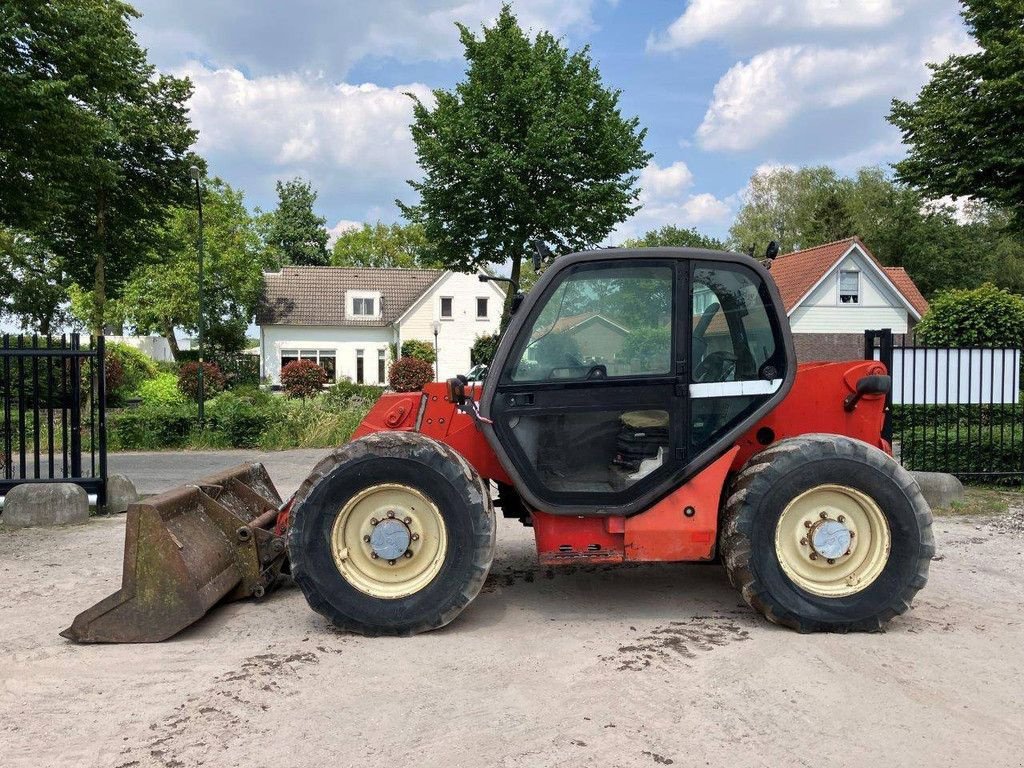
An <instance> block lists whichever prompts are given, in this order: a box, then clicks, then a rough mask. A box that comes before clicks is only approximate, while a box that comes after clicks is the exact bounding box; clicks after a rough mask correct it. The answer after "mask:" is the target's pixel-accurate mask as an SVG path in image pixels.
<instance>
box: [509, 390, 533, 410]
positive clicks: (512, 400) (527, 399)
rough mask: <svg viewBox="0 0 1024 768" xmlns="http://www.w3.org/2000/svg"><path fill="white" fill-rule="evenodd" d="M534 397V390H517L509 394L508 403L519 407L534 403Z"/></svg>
mask: <svg viewBox="0 0 1024 768" xmlns="http://www.w3.org/2000/svg"><path fill="white" fill-rule="evenodd" d="M533 399H534V395H533V392H515V393H513V394H510V395H509V396H508V405H509V407H510V408H519V407H522V406H524V405H533Z"/></svg>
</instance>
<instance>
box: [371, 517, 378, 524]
mask: <svg viewBox="0 0 1024 768" xmlns="http://www.w3.org/2000/svg"><path fill="white" fill-rule="evenodd" d="M379 522H380V520H378V519H377V518H376V517H371V518H370V525H376V524H377V523H379Z"/></svg>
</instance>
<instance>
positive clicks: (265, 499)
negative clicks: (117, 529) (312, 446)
mask: <svg viewBox="0 0 1024 768" xmlns="http://www.w3.org/2000/svg"><path fill="white" fill-rule="evenodd" d="M280 507H281V497H280V496H279V495H278V493H277V489H275V488H274V484H273V482H272V481H271V479H270V476H269V475H268V474H267V470H266V469H265V468H264V467H263V465H262V464H255V463H253V464H242V465H239V466H237V467H234V468H233V469H229V470H226V471H224V472H221V473H220V474H217V475H213V476H211V477H207V478H205V479H203V480H200V481H199V482H198V483H196V484H195V485H185V486H182V487H180V488H174V489H173V490H170V491H167V492H166V493H162V494H160V495H158V496H153V497H151V498H149V499H146V500H145V501H144V502H141V503H138V504H132V505H131V506H130V507H129V508H128V520H127V524H126V530H125V542H124V576H123V577H122V581H121V588H120V589H119V590H118V591H117V592H115V593H114V594H112V595H110V596H109V597H107V598H104V599H103V600H101V601H100V602H98V603H96V605H94V606H93V607H92V608H89V609H88V610H86V611H83V612H82V613H80V614H79V615H78V616H76V617H75V620H74V622H73V623H72V625H71V626H70V627H68V628H67V629H65V630H64V631H63V632H61V635H63V636H64V637H66V638H68V639H69V640H74V641H75V642H79V643H153V642H159V641H160V640H166V639H167V638H169V637H172V636H173V635H175V634H177V633H178V632H180V631H181V630H183V629H184V628H185V627H187V626H189V625H190V624H192V623H193V622H195V621H197V620H198V619H200V618H201V617H202V616H203V614H205V613H206V612H207V611H208V610H210V608H212V607H213V606H214V605H215V604H216V603H217V602H219V601H220V600H222V599H228V600H237V599H240V598H243V597H249V596H254V597H262V596H263V594H264V591H265V590H267V589H269V588H270V587H271V586H272V585H273V584H274V582H275V581H276V580H277V577H278V576H279V575H280V572H281V567H282V565H283V564H284V560H285V556H286V554H285V541H284V539H283V538H280V537H278V536H275V535H274V532H273V527H274V522H275V520H276V517H277V511H278V509H279V508H280Z"/></svg>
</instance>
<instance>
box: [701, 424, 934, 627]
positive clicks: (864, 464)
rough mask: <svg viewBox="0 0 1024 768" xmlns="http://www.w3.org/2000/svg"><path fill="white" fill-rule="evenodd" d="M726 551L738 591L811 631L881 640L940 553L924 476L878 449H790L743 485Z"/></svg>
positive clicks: (746, 474)
mask: <svg viewBox="0 0 1024 768" xmlns="http://www.w3.org/2000/svg"><path fill="white" fill-rule="evenodd" d="M721 549H722V554H723V559H724V561H725V565H726V570H727V572H728V574H729V579H730V581H731V582H732V584H733V586H735V587H736V588H737V589H739V590H740V592H741V594H742V595H743V599H744V600H745V601H746V602H747V604H748V605H750V606H751V607H752V608H754V609H755V610H757V611H758V612H760V613H762V614H763V615H764V616H766V617H767V618H768V619H769V620H771V621H773V622H775V623H777V624H783V625H785V626H788V627H792V628H793V629H796V630H798V631H800V632H850V631H878V630H880V629H881V628H882V627H883V626H884V625H885V623H886V622H888V621H889V620H890V619H891V618H893V617H894V616H897V615H899V614H902V613H904V612H905V611H907V610H908V609H909V608H910V607H911V602H912V600H913V597H914V595H915V594H917V592H918V591H919V590H920V589H921V588H922V587H924V585H925V583H926V582H927V580H928V567H929V565H930V563H931V559H932V555H933V554H934V552H935V543H934V539H933V536H932V517H931V511H930V510H929V508H928V505H927V503H926V502H925V500H924V498H923V497H922V495H921V490H920V488H919V487H918V485H917V482H916V481H915V480H914V478H913V477H912V476H911V475H910V474H909V473H908V472H907V471H906V470H904V469H903V467H901V466H900V465H899V464H898V463H897V462H896V461H894V460H893V459H892V458H891V457H889V456H887V455H886V454H884V453H883V452H882V451H880V450H878V449H877V448H874V447H872V446H870V445H868V444H867V443H863V442H860V441H858V440H853V439H850V438H846V437H842V436H838V435H803V436H801V437H796V438H791V439H787V440H782V441H780V442H778V443H776V444H774V445H772V446H770V447H769V448H767V449H765V450H764V451H762V452H761V453H759V454H756V455H754V456H753V457H751V459H750V460H749V461H748V462H747V464H746V465H745V466H744V467H743V469H742V470H741V471H740V472H739V474H738V475H737V476H736V477H735V479H734V481H733V484H732V488H731V492H730V495H729V498H728V501H727V502H726V506H725V511H724V514H723V520H722V541H721Z"/></svg>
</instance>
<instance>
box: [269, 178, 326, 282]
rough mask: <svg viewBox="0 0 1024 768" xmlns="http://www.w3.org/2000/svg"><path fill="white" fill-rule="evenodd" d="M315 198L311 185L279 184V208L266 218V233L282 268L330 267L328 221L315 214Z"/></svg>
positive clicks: (289, 182) (291, 182)
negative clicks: (286, 266)
mask: <svg viewBox="0 0 1024 768" xmlns="http://www.w3.org/2000/svg"><path fill="white" fill-rule="evenodd" d="M316 197H317V194H316V191H315V190H314V189H313V187H312V186H311V185H310V183H309V182H308V181H304V180H302V179H299V178H295V179H291V180H290V181H283V182H282V181H278V182H277V208H276V209H275V210H274V211H272V212H270V213H268V214H264V217H265V218H264V221H263V229H264V232H265V237H266V240H267V243H268V244H269V245H270V246H271V247H272V248H273V249H274V250H275V252H276V257H277V259H278V260H279V261H280V262H281V263H282V264H294V265H295V266H302V267H325V266H327V265H328V264H329V263H330V259H329V256H328V253H327V240H328V236H327V220H326V219H325V218H324V217H323V216H317V214H316V212H315V211H314V210H313V206H314V204H315V203H316Z"/></svg>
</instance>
